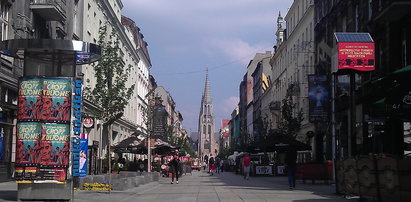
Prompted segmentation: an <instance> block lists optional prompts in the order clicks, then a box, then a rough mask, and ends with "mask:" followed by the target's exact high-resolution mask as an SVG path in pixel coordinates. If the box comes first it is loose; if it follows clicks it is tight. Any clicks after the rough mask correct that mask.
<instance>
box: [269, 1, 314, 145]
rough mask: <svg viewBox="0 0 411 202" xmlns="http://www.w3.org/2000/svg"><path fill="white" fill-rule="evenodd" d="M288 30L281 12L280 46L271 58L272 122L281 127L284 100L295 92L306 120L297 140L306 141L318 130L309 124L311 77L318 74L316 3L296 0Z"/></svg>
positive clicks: (288, 14) (278, 36)
mask: <svg viewBox="0 0 411 202" xmlns="http://www.w3.org/2000/svg"><path fill="white" fill-rule="evenodd" d="M285 21H286V32H284V28H283V18H282V17H281V15H280V16H279V17H278V19H277V27H278V31H277V33H276V35H277V45H276V46H275V52H274V55H273V57H272V58H271V62H270V63H271V66H272V80H273V84H272V87H271V88H270V91H271V92H270V93H271V95H272V96H273V98H274V99H273V100H272V102H271V103H270V107H271V109H272V111H273V114H272V115H273V116H272V117H271V118H272V120H273V121H272V123H273V125H274V126H273V127H274V128H278V126H277V121H278V120H279V118H280V107H281V101H282V100H283V99H284V98H285V97H286V93H287V91H288V90H289V91H291V92H292V95H293V100H294V102H295V103H296V104H297V108H298V109H302V110H303V115H304V116H303V117H304V120H303V122H302V128H301V130H300V133H299V134H298V136H297V139H298V140H300V141H303V142H306V140H307V139H306V135H305V134H306V132H308V131H314V125H313V124H312V123H309V121H308V120H309V117H308V116H309V112H308V109H309V105H308V79H307V75H309V74H314V73H315V72H314V2H313V1H312V0H295V1H294V2H293V4H292V5H291V8H290V9H289V10H288V13H287V15H286V16H285Z"/></svg>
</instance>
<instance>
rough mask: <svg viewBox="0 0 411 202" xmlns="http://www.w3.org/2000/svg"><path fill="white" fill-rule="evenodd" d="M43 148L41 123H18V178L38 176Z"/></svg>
mask: <svg viewBox="0 0 411 202" xmlns="http://www.w3.org/2000/svg"><path fill="white" fill-rule="evenodd" d="M40 150H41V123H37V122H21V123H17V140H16V172H15V178H16V180H22V181H24V180H29V181H30V180H34V179H36V177H37V171H38V169H37V168H38V165H39V163H40Z"/></svg>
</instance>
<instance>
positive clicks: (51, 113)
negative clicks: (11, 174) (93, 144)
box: [15, 78, 71, 183]
mask: <svg viewBox="0 0 411 202" xmlns="http://www.w3.org/2000/svg"><path fill="white" fill-rule="evenodd" d="M70 111H71V79H69V78H22V79H20V82H19V95H18V114H17V118H18V123H17V143H16V169H15V170H16V172H15V179H16V181H17V182H18V183H41V182H55V183H64V182H65V181H66V175H67V169H68V166H69V154H70V115H71V113H70Z"/></svg>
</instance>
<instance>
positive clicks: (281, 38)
mask: <svg viewBox="0 0 411 202" xmlns="http://www.w3.org/2000/svg"><path fill="white" fill-rule="evenodd" d="M283 23H284V19H283V17H281V12H278V17H277V32H276V33H275V35H276V36H277V47H279V46H280V44H281V43H283V42H284V28H283Z"/></svg>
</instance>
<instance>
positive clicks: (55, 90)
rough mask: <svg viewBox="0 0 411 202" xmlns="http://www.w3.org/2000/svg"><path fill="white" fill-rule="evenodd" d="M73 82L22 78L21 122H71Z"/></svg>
mask: <svg viewBox="0 0 411 202" xmlns="http://www.w3.org/2000/svg"><path fill="white" fill-rule="evenodd" d="M70 97H71V82H70V79H66V78H22V79H21V80H20V83H19V102H18V106H19V110H18V114H17V118H18V120H19V121H45V122H69V121H70V110H71V101H70Z"/></svg>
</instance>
